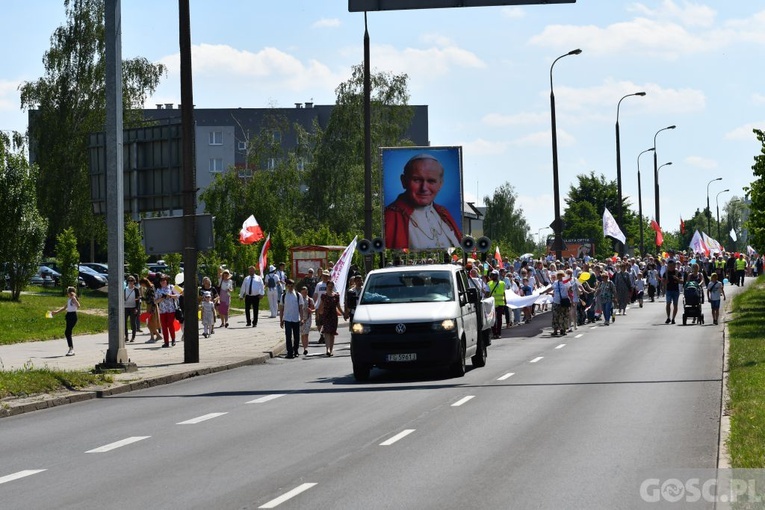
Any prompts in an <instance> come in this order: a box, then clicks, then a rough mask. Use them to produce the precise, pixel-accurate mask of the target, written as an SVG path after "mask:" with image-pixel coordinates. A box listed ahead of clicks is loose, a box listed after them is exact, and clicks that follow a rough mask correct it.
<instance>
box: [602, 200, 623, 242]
mask: <svg viewBox="0 0 765 510" xmlns="http://www.w3.org/2000/svg"><path fill="white" fill-rule="evenodd" d="M603 235H604V236H606V237H613V238H614V239H617V240H619V241H621V242H622V244H626V242H627V238H626V237H625V235H624V233H623V232H622V231H621V229H620V228H619V225H618V224H617V223H616V220H615V219H614V217H613V215H612V214H611V211H609V210H608V207H606V208H605V209H604V210H603Z"/></svg>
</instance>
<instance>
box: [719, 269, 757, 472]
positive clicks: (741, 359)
mask: <svg viewBox="0 0 765 510" xmlns="http://www.w3.org/2000/svg"><path fill="white" fill-rule="evenodd" d="M732 312H733V320H731V321H730V322H728V333H729V335H730V337H729V349H730V350H729V360H728V367H729V377H728V389H729V394H730V400H729V402H728V410H729V412H730V415H731V432H730V437H729V438H728V449H729V451H730V456H731V464H732V467H734V468H747V469H756V468H763V467H765V392H764V391H763V388H765V277H760V278H758V279H757V280H756V282H755V283H754V284H753V285H751V286H750V287H749V288H748V289H747V290H746V291H745V292H742V293H741V294H739V295H737V296H736V297H735V298H734V300H733V309H732Z"/></svg>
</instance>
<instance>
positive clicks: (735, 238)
mask: <svg viewBox="0 0 765 510" xmlns="http://www.w3.org/2000/svg"><path fill="white" fill-rule="evenodd" d="M730 238H731V239H733V242H734V243H735V242H736V241H738V236H737V235H736V231H735V230H733V229H730Z"/></svg>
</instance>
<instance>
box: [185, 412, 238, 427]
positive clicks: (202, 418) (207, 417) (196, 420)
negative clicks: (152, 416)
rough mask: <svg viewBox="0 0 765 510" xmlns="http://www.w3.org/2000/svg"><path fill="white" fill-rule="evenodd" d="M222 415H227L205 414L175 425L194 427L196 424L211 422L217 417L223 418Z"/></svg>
mask: <svg viewBox="0 0 765 510" xmlns="http://www.w3.org/2000/svg"><path fill="white" fill-rule="evenodd" d="M224 414H228V413H210V414H205V415H204V416H199V417H197V418H192V419H190V420H186V421H182V422H179V423H176V425H196V424H197V423H202V422H203V421H207V420H212V419H213V418H217V417H218V416H223V415H224Z"/></svg>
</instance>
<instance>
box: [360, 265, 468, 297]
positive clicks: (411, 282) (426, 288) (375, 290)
mask: <svg viewBox="0 0 765 510" xmlns="http://www.w3.org/2000/svg"><path fill="white" fill-rule="evenodd" d="M452 300H454V289H453V287H452V276H451V273H450V272H449V271H422V272H415V271H401V272H400V273H378V274H371V275H369V278H368V279H367V282H366V284H365V285H364V293H363V294H362V296H361V304H362V305H369V304H376V303H430V302H439V301H452Z"/></svg>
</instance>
